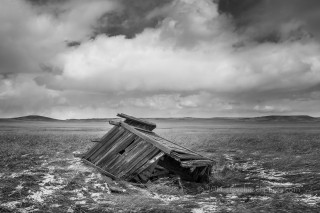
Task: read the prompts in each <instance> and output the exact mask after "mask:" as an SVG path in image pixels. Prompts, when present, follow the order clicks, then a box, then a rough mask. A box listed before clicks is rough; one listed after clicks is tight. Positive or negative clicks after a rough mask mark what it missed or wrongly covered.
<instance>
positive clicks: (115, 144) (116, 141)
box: [83, 126, 161, 178]
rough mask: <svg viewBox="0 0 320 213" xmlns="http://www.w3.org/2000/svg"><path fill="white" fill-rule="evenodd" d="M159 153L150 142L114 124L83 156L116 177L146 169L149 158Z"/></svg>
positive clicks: (130, 174) (129, 175) (123, 176)
mask: <svg viewBox="0 0 320 213" xmlns="http://www.w3.org/2000/svg"><path fill="white" fill-rule="evenodd" d="M159 153H161V151H160V150H159V149H158V148H157V147H155V146H153V145H152V144H151V143H149V142H146V141H144V140H143V139H142V138H140V137H138V136H137V135H136V134H134V133H132V132H131V131H128V130H126V129H124V128H123V127H121V126H120V127H119V126H115V127H114V128H112V129H111V130H110V131H109V132H108V133H107V134H106V135H104V136H103V137H102V139H101V141H100V143H98V144H96V145H95V146H94V147H93V148H92V149H91V150H89V151H88V152H87V153H86V154H85V156H84V157H83V158H84V159H85V160H87V161H89V162H91V163H92V164H93V165H95V166H97V167H99V168H101V169H102V170H104V171H107V172H109V173H111V174H112V175H113V176H115V177H117V178H131V177H132V175H133V174H134V175H136V174H137V173H136V172H137V170H139V171H141V168H143V170H145V169H147V168H148V167H149V165H150V160H152V159H154V157H156V156H158V155H159ZM146 165H148V166H146Z"/></svg>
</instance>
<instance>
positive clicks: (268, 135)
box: [0, 118, 320, 213]
mask: <svg viewBox="0 0 320 213" xmlns="http://www.w3.org/2000/svg"><path fill="white" fill-rule="evenodd" d="M151 120H152V121H153V122H155V123H157V126H158V127H157V128H156V129H155V132H156V133H158V134H160V135H162V136H163V137H165V138H167V139H170V140H173V141H175V142H177V143H179V144H181V145H183V146H186V147H188V148H191V149H193V150H195V151H198V152H201V153H202V154H204V155H206V156H208V157H210V158H213V159H215V160H216V162H217V163H216V165H215V166H214V169H213V173H212V175H211V180H210V182H209V183H201V184H200V183H190V182H185V181H182V184H181V185H182V187H181V185H180V184H178V181H177V180H176V179H174V178H162V179H159V180H156V181H154V182H149V183H147V184H144V185H142V184H141V185H137V184H131V183H128V182H125V181H118V182H114V181H111V180H110V179H109V178H107V177H105V176H103V175H101V174H100V173H99V172H98V171H96V170H95V169H94V168H91V167H89V166H86V165H85V164H83V163H82V161H81V159H80V158H79V157H76V156H75V153H76V154H77V153H84V152H86V151H87V150H88V149H89V148H90V147H92V146H93V145H94V143H93V142H91V140H96V139H98V138H101V137H102V136H103V135H104V134H105V133H106V132H107V131H108V130H109V129H110V128H111V126H110V125H109V124H108V123H106V122H103V121H91V122H90V121H81V120H79V121H50V122H48V121H6V120H4V121H0V159H1V161H0V212H70V213H71V212H79V213H80V212H193V213H202V212H250V213H256V212H320V166H319V165H320V122H318V121H317V122H315V121H314V122H312V121H310V122H307V121H297V122H286V121H273V120H270V121H258V120H241V119H192V118H186V119H151Z"/></svg>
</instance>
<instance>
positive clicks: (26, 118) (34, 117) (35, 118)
mask: <svg viewBox="0 0 320 213" xmlns="http://www.w3.org/2000/svg"><path fill="white" fill-rule="evenodd" d="M10 120H21V121H61V120H59V119H54V118H49V117H45V116H40V115H27V116H22V117H16V118H10Z"/></svg>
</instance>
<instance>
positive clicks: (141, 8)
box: [94, 0, 173, 38]
mask: <svg viewBox="0 0 320 213" xmlns="http://www.w3.org/2000/svg"><path fill="white" fill-rule="evenodd" d="M172 2H173V0H161V1H159V0H148V1H145V0H134V1H132V0H120V1H118V3H120V4H121V6H122V10H119V11H112V12H108V13H106V14H104V15H103V16H101V17H100V19H99V20H98V24H97V26H96V28H95V35H94V36H96V35H99V34H106V35H108V36H117V35H125V36H126V37H127V38H133V37H134V36H135V35H137V34H139V33H141V32H142V31H143V30H145V29H146V28H156V27H159V24H160V23H161V21H162V20H163V19H164V18H166V17H164V16H163V15H161V14H159V15H157V16H153V17H148V16H149V14H150V13H152V11H154V10H156V9H159V8H162V7H164V6H166V5H168V4H169V3H172Z"/></svg>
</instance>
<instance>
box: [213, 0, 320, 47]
mask: <svg viewBox="0 0 320 213" xmlns="http://www.w3.org/2000/svg"><path fill="white" fill-rule="evenodd" d="M218 5H219V11H220V12H221V13H224V14H229V15H231V16H232V17H233V20H234V23H235V24H236V26H237V28H238V30H239V31H240V32H242V33H246V34H247V35H250V36H251V37H252V38H253V39H255V40H257V41H259V42H281V41H286V40H288V39H291V40H292V39H294V40H301V39H303V38H305V37H312V36H315V37H316V38H318V39H319V38H320V28H319V25H318V23H319V20H320V13H319V12H320V1H318V0H307V1H304V0H281V1H278V0H240V1H239V0H220V1H219V4H218Z"/></svg>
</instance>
